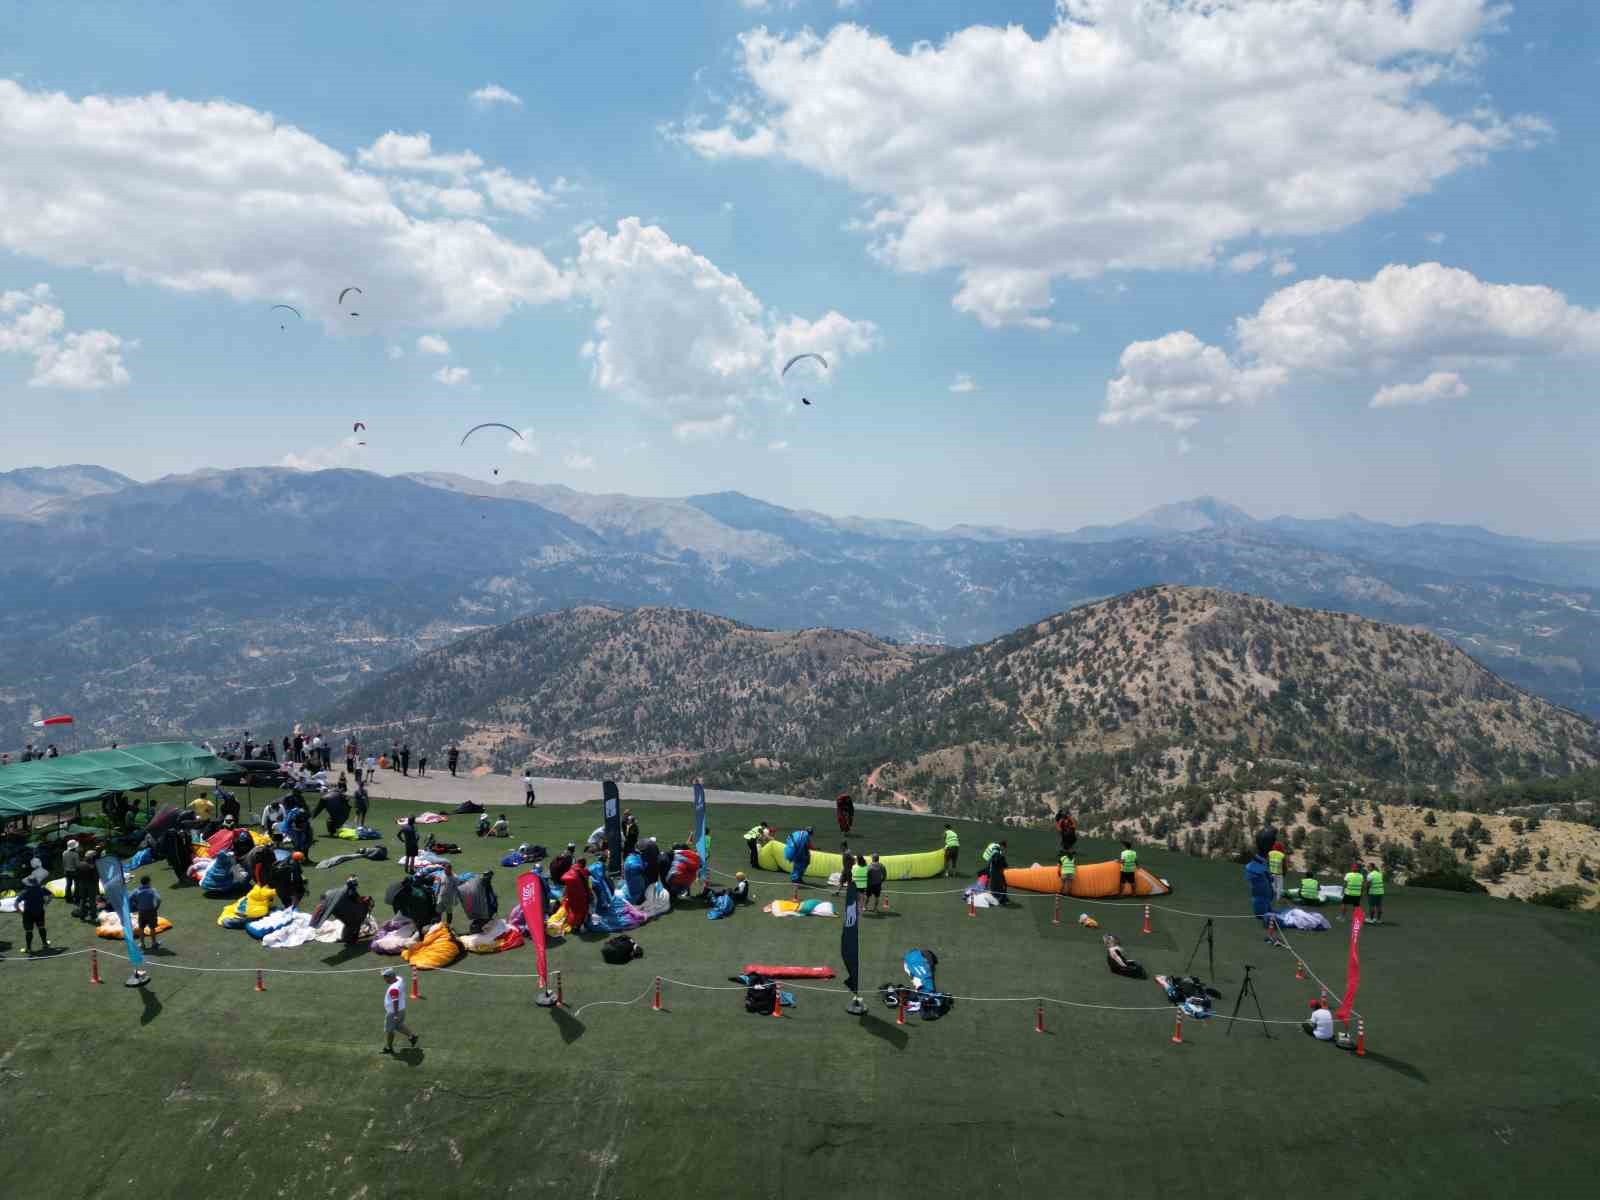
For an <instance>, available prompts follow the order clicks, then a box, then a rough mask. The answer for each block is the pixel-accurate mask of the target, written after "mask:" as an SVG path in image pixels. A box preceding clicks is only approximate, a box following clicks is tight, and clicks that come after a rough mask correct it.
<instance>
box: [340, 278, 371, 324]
mask: <svg viewBox="0 0 1600 1200" xmlns="http://www.w3.org/2000/svg"><path fill="white" fill-rule="evenodd" d="M351 292H354V293H355V294H356V295H358V296H365V295H366V293H365V292H363V291H362V290H361V289H360V288H358V287H356V286H355V285H354V284H351V285H350V286H349V287H347V288H345V289H344V291H342V292H340V293H339V303H340V304H343V303H344V298H345V297H346V296H348V295H349V294H350V293H351ZM350 315H351V316H352V317H359V316H360V315H361V314H360V313H358V312H353V313H351V314H350Z"/></svg>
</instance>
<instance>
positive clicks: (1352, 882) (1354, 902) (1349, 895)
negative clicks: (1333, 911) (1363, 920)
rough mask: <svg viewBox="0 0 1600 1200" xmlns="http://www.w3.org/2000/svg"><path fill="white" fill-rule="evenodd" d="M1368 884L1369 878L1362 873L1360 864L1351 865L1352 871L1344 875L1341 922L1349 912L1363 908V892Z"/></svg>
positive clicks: (1340, 900) (1340, 905)
mask: <svg viewBox="0 0 1600 1200" xmlns="http://www.w3.org/2000/svg"><path fill="white" fill-rule="evenodd" d="M1366 882H1367V877H1366V876H1365V875H1363V874H1362V873H1361V864H1360V863H1351V864H1350V869H1349V870H1348V871H1346V872H1345V873H1344V895H1343V896H1342V897H1340V899H1339V920H1341V921H1343V920H1344V919H1345V915H1346V914H1347V913H1349V911H1350V910H1351V909H1352V908H1354V909H1358V910H1359V909H1360V908H1361V892H1362V888H1363V886H1364V885H1365V884H1366Z"/></svg>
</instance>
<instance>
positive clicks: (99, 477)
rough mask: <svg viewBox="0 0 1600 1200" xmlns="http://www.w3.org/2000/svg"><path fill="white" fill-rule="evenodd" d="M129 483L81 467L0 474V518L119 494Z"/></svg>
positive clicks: (111, 473)
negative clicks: (80, 498) (98, 496)
mask: <svg viewBox="0 0 1600 1200" xmlns="http://www.w3.org/2000/svg"><path fill="white" fill-rule="evenodd" d="M133 482H134V481H133V480H131V479H129V478H128V477H127V476H126V475H119V474H117V473H116V472H115V471H108V470H106V469H105V468H104V467H94V466H88V465H85V464H81V463H80V464H74V465H72V466H68V467H19V468H17V469H16V470H15V471H0V515H15V514H20V513H27V512H33V511H34V510H35V509H38V508H42V507H44V506H45V505H47V504H50V503H52V502H54V501H57V500H75V499H78V498H79V497H82V496H97V495H100V494H101V493H103V492H115V491H120V490H121V489H123V488H125V487H129V486H131V485H132V484H133Z"/></svg>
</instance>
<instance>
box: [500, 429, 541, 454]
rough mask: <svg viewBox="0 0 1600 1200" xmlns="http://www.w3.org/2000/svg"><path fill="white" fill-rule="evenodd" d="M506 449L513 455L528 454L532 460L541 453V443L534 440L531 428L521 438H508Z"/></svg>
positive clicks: (525, 430)
mask: <svg viewBox="0 0 1600 1200" xmlns="http://www.w3.org/2000/svg"><path fill="white" fill-rule="evenodd" d="M506 449H507V450H509V451H511V453H513V454H526V455H528V456H529V457H530V458H531V457H534V456H537V455H538V453H539V443H538V442H536V441H534V440H533V428H532V427H531V426H530V427H529V428H527V429H524V430H523V431H522V436H521V437H519V438H507V439H506Z"/></svg>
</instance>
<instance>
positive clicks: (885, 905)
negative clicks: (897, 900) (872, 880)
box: [878, 892, 889, 912]
mask: <svg viewBox="0 0 1600 1200" xmlns="http://www.w3.org/2000/svg"><path fill="white" fill-rule="evenodd" d="M878 908H879V910H880V911H882V912H888V911H889V893H888V892H885V893H884V894H883V895H882V896H880V897H878Z"/></svg>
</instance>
